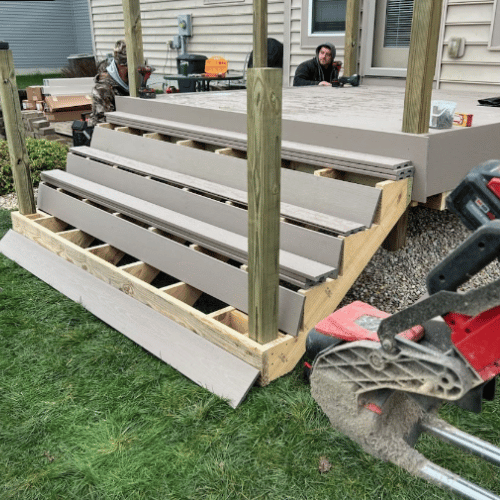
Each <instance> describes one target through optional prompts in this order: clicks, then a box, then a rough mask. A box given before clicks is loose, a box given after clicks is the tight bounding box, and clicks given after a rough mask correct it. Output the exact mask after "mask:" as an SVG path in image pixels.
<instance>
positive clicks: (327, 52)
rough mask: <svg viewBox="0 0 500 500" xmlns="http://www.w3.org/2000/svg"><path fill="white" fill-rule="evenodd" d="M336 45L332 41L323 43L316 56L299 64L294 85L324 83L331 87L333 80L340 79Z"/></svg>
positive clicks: (317, 49) (319, 46)
mask: <svg viewBox="0 0 500 500" xmlns="http://www.w3.org/2000/svg"><path fill="white" fill-rule="evenodd" d="M335 53H336V51H335V46H334V45H332V44H331V43H327V42H326V43H322V44H320V45H318V47H317V48H316V57H313V58H312V59H309V60H308V61H304V62H303V63H301V64H299V66H298V68H297V70H296V71H295V77H294V79H293V86H294V87H298V86H302V85H324V86H329V87H331V85H332V82H333V81H334V80H337V79H338V76H339V75H338V70H337V67H336V66H335V65H334V64H333V60H334V59H335Z"/></svg>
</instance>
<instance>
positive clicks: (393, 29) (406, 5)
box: [384, 0, 413, 47]
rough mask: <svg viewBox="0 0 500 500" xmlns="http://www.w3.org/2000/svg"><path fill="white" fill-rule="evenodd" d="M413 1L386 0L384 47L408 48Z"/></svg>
mask: <svg viewBox="0 0 500 500" xmlns="http://www.w3.org/2000/svg"><path fill="white" fill-rule="evenodd" d="M412 17H413V0H387V11H386V15H385V33H384V47H409V46H410V35H411V20H412Z"/></svg>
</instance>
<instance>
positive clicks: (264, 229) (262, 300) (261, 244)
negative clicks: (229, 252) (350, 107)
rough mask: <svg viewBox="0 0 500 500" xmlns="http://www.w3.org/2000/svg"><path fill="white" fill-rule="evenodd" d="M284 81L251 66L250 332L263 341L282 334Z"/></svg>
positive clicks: (279, 74)
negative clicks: (281, 231)
mask: <svg viewBox="0 0 500 500" xmlns="http://www.w3.org/2000/svg"><path fill="white" fill-rule="evenodd" d="M254 53H255V52H254ZM281 82H282V72H281V70H280V69H271V68H253V69H250V70H248V85H247V87H248V102H247V113H248V127H247V128H248V267H249V269H248V311H249V330H250V333H249V335H250V338H252V339H254V340H256V341H258V342H260V343H262V344H265V343H267V342H270V341H271V340H274V339H275V338H276V337H277V335H278V285H279V256H278V251H279V230H280V229H279V224H280V217H279V216H280V175H281V94H282V92H281Z"/></svg>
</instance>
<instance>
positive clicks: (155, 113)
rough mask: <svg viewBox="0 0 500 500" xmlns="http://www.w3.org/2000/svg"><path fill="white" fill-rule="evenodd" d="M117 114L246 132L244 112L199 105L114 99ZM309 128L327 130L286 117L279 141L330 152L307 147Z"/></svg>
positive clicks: (386, 161) (360, 157) (365, 157)
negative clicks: (291, 137) (298, 138)
mask: <svg viewBox="0 0 500 500" xmlns="http://www.w3.org/2000/svg"><path fill="white" fill-rule="evenodd" d="M116 111H117V112H123V113H128V114H131V115H137V116H142V117H144V118H146V119H150V118H152V119H158V120H169V121H174V122H178V123H179V124H184V125H196V126H198V127H210V128H215V129H219V130H220V131H231V132H235V133H239V134H243V135H245V136H246V132H247V123H246V114H245V113H240V112H235V111H227V110H218V109H207V108H203V107H200V106H190V105H186V104H176V103H175V99H174V100H172V102H165V101H162V100H158V101H157V102H144V100H142V101H141V100H140V99H139V98H130V97H118V98H117V99H116ZM311 125H315V126H316V125H317V126H320V127H323V128H326V129H328V128H329V125H326V124H325V125H321V124H317V123H313V124H312V123H309V122H304V121H302V120H293V119H289V118H286V117H285V118H283V120H282V128H283V131H284V132H285V133H284V134H283V135H282V140H283V141H284V143H290V145H293V146H294V147H295V145H296V144H300V145H302V144H304V145H307V144H308V145H309V147H311V146H315V147H318V148H325V149H330V148H326V147H325V143H323V144H318V143H317V142H315V141H314V142H311V143H310V144H309V143H308V141H307V140H305V139H306V138H307V137H311V136H310V135H308V134H307V132H308V130H310V128H311ZM292 130H293V131H294V133H293V134H291V135H292V136H293V140H289V138H288V137H287V135H288V133H289V131H292ZM297 135H299V136H300V137H302V139H301V140H298V141H297V142H296V139H295V138H296V136H297ZM313 149H315V148H313ZM331 151H332V152H333V151H335V148H331ZM340 151H341V152H340V154H339V159H342V158H345V157H346V156H348V157H350V159H355V160H356V161H358V162H360V163H367V162H371V161H372V160H375V162H376V163H375V164H377V165H380V166H383V165H385V166H387V165H390V164H392V163H393V164H394V166H397V165H399V164H406V163H407V162H409V161H410V160H409V159H408V158H397V157H392V156H389V155H388V156H386V155H385V154H384V155H378V154H371V153H361V152H357V151H349V150H340ZM333 154H335V153H333Z"/></svg>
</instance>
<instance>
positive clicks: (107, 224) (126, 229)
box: [38, 184, 305, 336]
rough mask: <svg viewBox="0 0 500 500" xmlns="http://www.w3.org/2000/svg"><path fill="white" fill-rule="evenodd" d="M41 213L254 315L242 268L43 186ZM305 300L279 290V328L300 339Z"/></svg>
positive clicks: (40, 202)
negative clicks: (298, 334) (249, 304)
mask: <svg viewBox="0 0 500 500" xmlns="http://www.w3.org/2000/svg"><path fill="white" fill-rule="evenodd" d="M38 207H39V209H40V210H42V211H44V212H46V213H48V214H50V215H53V216H54V217H56V218H58V219H61V220H63V221H64V222H66V223H68V224H70V225H71V226H74V227H76V228H78V229H80V230H81V231H83V232H85V233H87V234H90V235H91V236H94V237H95V238H98V239H100V240H102V241H105V242H106V243H108V244H109V245H111V246H113V247H115V248H118V249H120V250H122V251H124V252H126V253H127V254H129V255H132V256H133V257H135V258H136V259H138V260H141V261H142V262H145V263H147V264H149V265H151V266H153V267H155V268H156V269H159V270H160V271H163V272H164V273H166V274H168V275H171V276H174V277H175V278H177V279H178V280H179V281H183V282H185V283H187V284H189V285H191V286H193V287H195V288H197V289H199V290H203V291H204V292H206V293H207V294H209V295H211V296H213V297H215V298H217V299H219V300H221V301H223V302H225V303H226V304H229V305H231V306H233V307H235V308H236V309H239V310H240V311H243V312H248V274H247V273H246V272H245V271H243V270H241V269H240V268H238V267H234V266H232V265H230V264H227V263H225V262H222V261H220V260H218V259H215V258H213V257H210V256H209V255H205V254H204V253H201V252H198V251H196V250H195V249H192V248H189V247H187V246H185V245H182V244H181V243H177V242H175V241H173V240H171V239H169V238H165V237H163V236H161V235H159V234H156V233H154V232H152V231H148V230H147V229H145V228H143V227H141V226H139V225H137V224H134V223H133V222H129V221H127V220H126V219H122V218H120V217H116V216H114V215H113V214H111V213H109V212H107V211H104V210H102V209H99V208H96V207H94V206H92V205H90V204H88V203H85V202H83V201H81V200H78V199H76V198H74V197H71V196H69V195H66V194H64V193H62V192H59V191H57V190H56V189H53V188H51V187H49V186H47V185H45V184H41V185H40V188H39V192H38ZM304 301H305V296H304V295H302V294H299V293H296V292H293V291H292V290H289V289H286V288H284V287H282V286H280V287H279V313H278V314H279V317H278V327H279V329H280V330H281V331H283V332H285V333H288V334H290V335H294V336H296V335H297V333H298V330H299V328H300V325H301V323H302V313H303V307H304Z"/></svg>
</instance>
